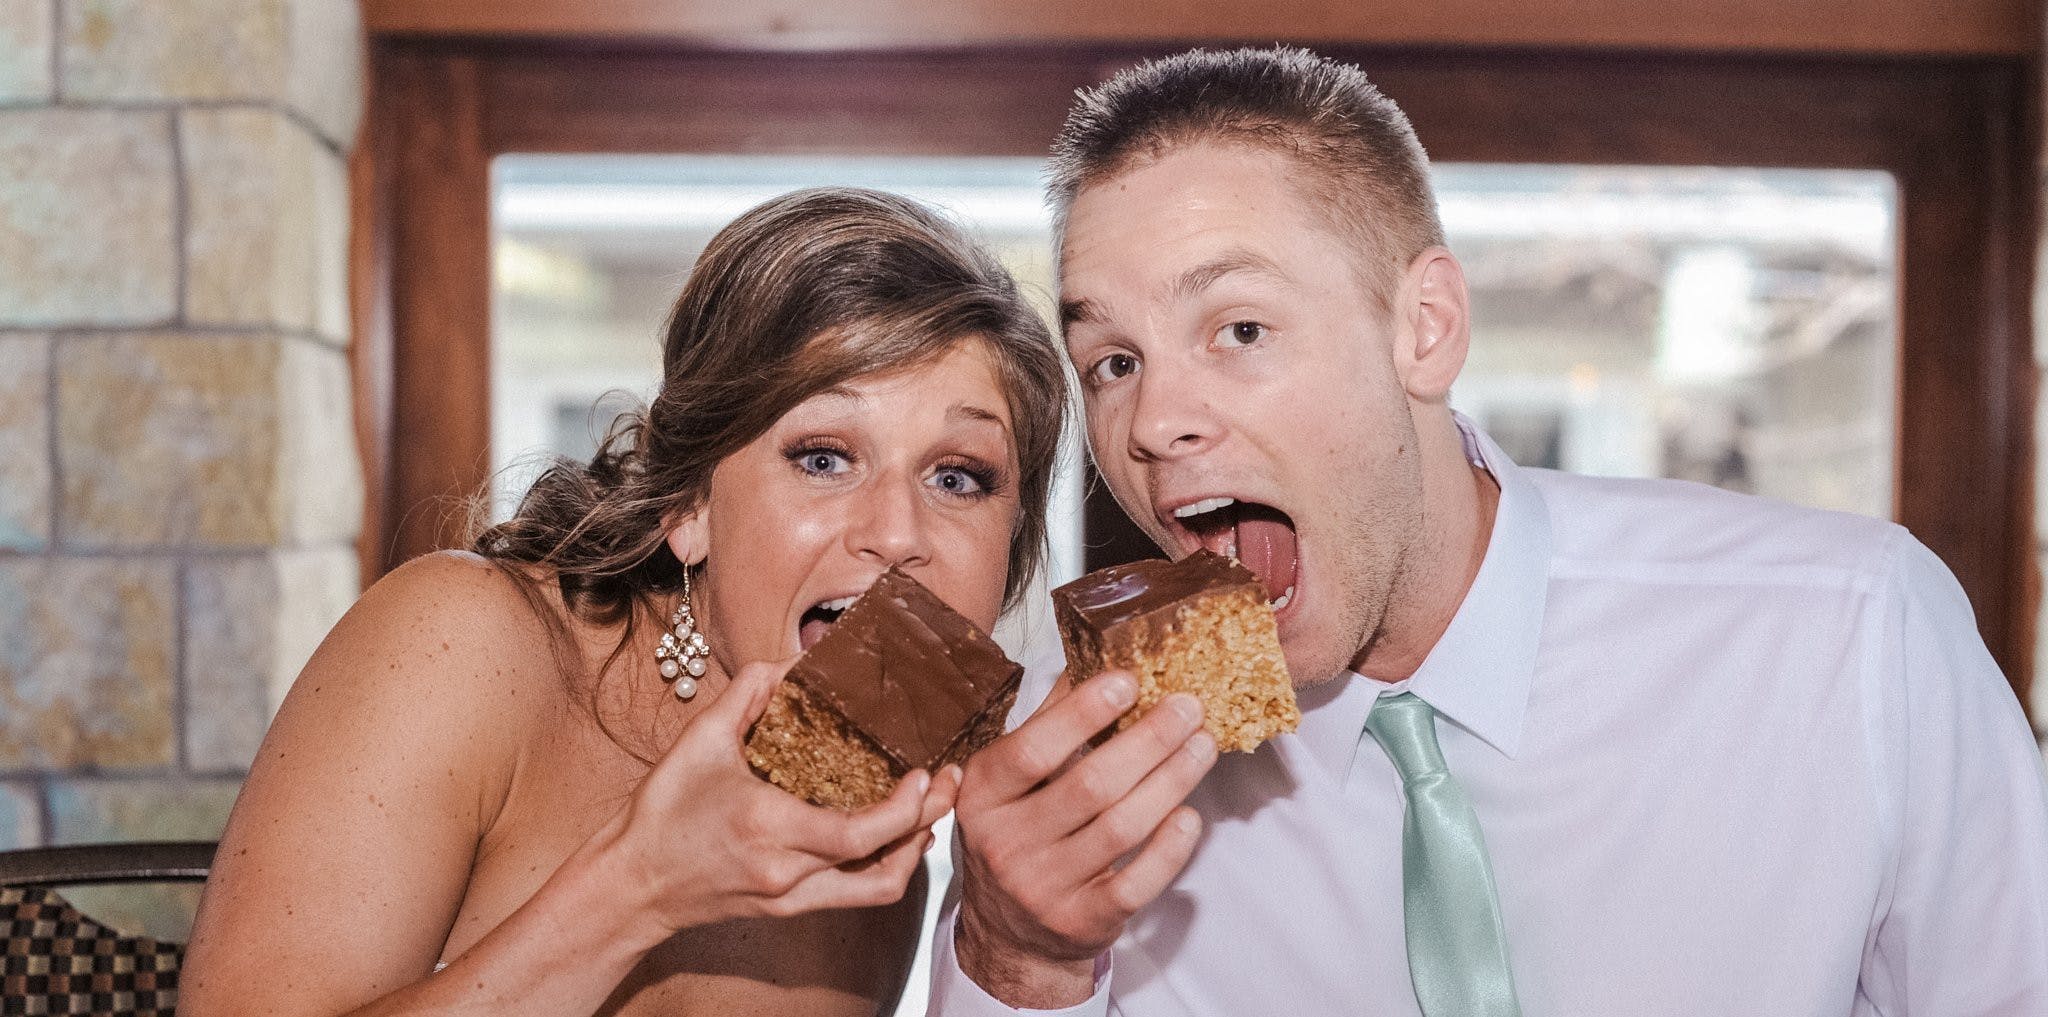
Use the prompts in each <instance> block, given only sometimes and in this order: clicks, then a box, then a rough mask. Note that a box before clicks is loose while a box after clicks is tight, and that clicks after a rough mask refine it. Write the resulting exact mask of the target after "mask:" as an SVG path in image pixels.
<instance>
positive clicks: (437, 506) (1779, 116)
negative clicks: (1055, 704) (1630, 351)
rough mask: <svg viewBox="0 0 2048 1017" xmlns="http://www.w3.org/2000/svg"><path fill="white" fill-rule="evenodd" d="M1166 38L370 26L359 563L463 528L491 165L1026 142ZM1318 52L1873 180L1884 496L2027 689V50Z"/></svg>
mask: <svg viewBox="0 0 2048 1017" xmlns="http://www.w3.org/2000/svg"><path fill="white" fill-rule="evenodd" d="M1178 48H1180V47H1178V46H1162V45H1152V44H1147V45H1144V46H1114V45H1057V46H977V47H966V48H950V49H940V50H922V51H893V52H883V51H862V52H765V51H764V52H744V51H733V50H726V49H718V48H709V47H694V48H693V47H689V46H687V45H683V44H677V45H674V46H659V47H653V46H646V45H638V44H609V45H607V44H592V43H575V42H560V43H556V42H539V41H533V40H521V41H503V40H500V41H491V40H473V39H432V38H414V37H404V38H396V37H379V38H375V39H373V52H372V87H371V99H370V107H369V114H368V120H367V122H366V126H365V130H364V136H363V143H362V144H361V145H360V146H359V149H358V152H357V155H356V159H355V165H354V167H353V177H354V183H355V201H356V222H357V231H356V236H355V240H354V251H353V265H354V269H355V283H354V294H353V296H354V304H355V315H356V322H357V336H356V343H355V346H354V351H353V356H354V361H355V364H354V366H355V371H356V385H357V410H358V432H359V435H360V437H361V439H362V449H363V457H364V466H365V477H366V481H367V484H366V487H367V503H366V514H365V533H364V538H363V541H362V545H361V550H362V558H363V568H364V579H365V582H366V583H367V582H368V581H371V580H373V579H374V578H376V577H377V576H379V575H381V574H382V573H383V572H384V571H385V570H387V569H389V568H391V567H393V566H394V565H395V564H396V563H398V562H400V561H403V560H404V559H406V558H408V557H411V556H413V555H415V554H418V553H421V552H424V551H427V550H430V549H433V548H436V547H443V546H448V545H449V544H450V543H451V542H452V541H455V540H458V539H459V536H460V533H461V527H462V520H463V513H462V511H461V507H462V506H463V505H464V504H465V502H466V498H467V497H468V496H469V495H470V494H471V493H473V492H475V491H477V490H478V489H479V488H480V487H481V485H482V484H483V483H484V481H485V480H486V478H487V475H488V470H489V463H490V449H489V433H490V429H489V407H490V369H489V363H490V357H489V348H490V327H489V324H490V312H491V307H490V286H489V271H488V266H489V248H488V244H489V184H490V180H489V170H490V160H491V158H492V157H494V156H496V155H499V154H503V153H510V152H577V153H600V152H750V153H770V152H775V153H799V152H809V153H816V152H835V153H846V154H949V155H1032V156H1035V155H1042V154H1043V152H1044V150H1045V144H1046V142H1047V140H1048V139H1049V138H1050V137H1051V135H1052V133H1053V131H1054V130H1055V128H1056V127H1057V125H1058V123H1059V121H1060V118H1061V117H1062V116H1063V115H1064V112H1065V109H1066V105H1067V102H1068V100H1069V97H1070V95H1071V93H1072V91H1073V89H1074V88H1076V87H1079V86H1082V85H1086V84H1089V83H1092V82H1095V81H1098V80H1100V79H1101V78H1102V77H1103V76H1105V75H1106V74H1107V73H1109V72H1110V71H1112V70H1114V69H1115V68H1117V67H1120V66H1123V65H1126V64H1128V63H1129V62H1131V61H1133V60H1136V59H1140V58H1142V57H1144V56H1149V55H1153V54H1155V53H1160V52H1167V51H1171V50H1173V49H1178ZM1319 49H1320V50H1322V51H1323V52H1326V53H1329V54H1331V55H1333V56H1338V57H1342V58H1345V59H1350V60H1355V61H1357V62H1358V63H1359V64H1360V65H1362V66H1364V67H1365V68H1366V69H1367V70H1368V72H1369V73H1371V74H1372V75H1373V77H1374V79H1375V80H1376V81H1377V82H1378V83H1379V84H1380V86H1381V87H1382V88H1383V89H1384V90H1385V91H1386V92H1387V94H1388V95H1390V96H1392V97H1393V98H1394V99H1395V100H1396V101H1398V102H1399V103H1400V104H1401V105H1402V107H1403V108H1404V109H1406V110H1407V112H1408V114H1409V116H1410V117H1411V118H1412V119H1413V121H1414V122H1415V124H1416V129H1417V132H1418V133H1419V134H1420V136H1421V137H1422V139H1423V142H1424V144H1425V145H1427V146H1428V147H1429V149H1430V153H1431V155H1432V156H1433V157H1434V158H1437V159H1441V160H1446V161H1458V162H1500V163H1516V162H1522V163H1591V164H1610V165H1616V164H1629V165H1727V166H1783V167H1819V168H1853V169H1878V170H1884V171H1888V172H1890V173H1891V174H1893V175H1894V177H1895V178H1896V180H1897V182H1898V188H1899V195H1900V205H1899V220H1898V221H1899V252H1898V253H1899V257H1898V279H1899V293H1900V298H1899V304H1900V306H1899V313H1898V319H1897V320H1898V333H1899V351H1900V359H1899V364H1898V372H1897V377H1898V413H1897V436H1898V442H1897V448H1898V460H1897V463H1896V467H1897V468H1896V470H1895V473H1894V476H1895V481H1894V483H1895V497H1894V506H1895V509H1894V515H1895V518H1897V519H1898V520H1899V521H1900V522H1902V523H1904V524H1905V525H1906V526H1907V527H1909V528H1910V529H1911V530H1912V531H1913V533H1914V534H1915V535H1916V536H1918V537H1919V538H1920V539H1921V540H1922V541H1924V542H1926V543H1927V544H1928V545H1929V546H1930V547H1932V548H1933V549H1934V550H1935V551H1936V552H1937V553H1938V554H1940V555H1941V557H1942V558H1943V559H1944V560H1945V561H1946V562H1947V563H1948V565H1949V567H1950V568H1951V569H1953V570H1954V571H1955V573H1956V576H1957V578H1958V580H1959V581H1960V582H1961V583H1962V586H1963V588H1964V589H1965V590H1966V591H1967V592H1968V593H1969V595H1970V597H1971V600H1972V602H1973V604H1974V605H1975V607H1976V611H1977V618H1978V622H1979V625H1980V627H1981V630H1982V632H1983V634H1984V638H1985V641H1986V643H1987V644H1988V645H1989V646H1990V648H1991V651H1992V654H1993V656H1994V657H1996V658H1997V660H1998V662H1999V664H2000V665H2001V666H2002V667H2003V668H2004V669H2005V673H2006V674H2007V675H2008V676H2009V677H2010V678H2011V680H2012V682H2013V684H2014V686H2015V688H2016V689H2017V690H2018V691H2019V692H2020V694H2021V701H2022V702H2025V701H2026V690H2027V685H2028V684H2029V680H2030V678H2031V673H2032V643H2033V620H2034V611H2035V603H2036V600H2037V592H2036V585H2037V580H2036V578H2035V572H2036V570H2035V567H2034V561H2035V552H2036V544H2035V536H2034V532H2033V527H2034V519H2033V498H2032V489H2033V447H2032V446H2033V433H2034V425H2033V402H2034V378H2035V375H2036V370H2035V367H2034V361H2033V358H2032V356H2031V352H2030V351H2031V348H2032V341H2031V336H2030V330H2029V329H2030V323H2029V311H2030V305H2031V300H2030V294H2031V284H2032V272H2033V268H2032V266H2033V252H2034V238H2035V234H2036V223H2035V214H2036V213H2035V204H2034V200H2033V199H2034V192H2033V188H2032V187H2031V186H2030V183H2031V181H2032V170H2033V166H2034V160H2033V158H2032V153H2033V142H2034V141H2035V139H2034V137H2033V133H2034V132H2033V130H2032V129H2031V128H2030V126H2029V125H2030V124H2031V123H2032V122H2033V121H2032V119H2031V117H2033V115H2034V114H2035V112H2036V111H2035V109H2034V99H2033V96H2034V88H2033V87H2032V86H2033V84H2034V76H2033V68H2032V67H2031V65H2030V62H2029V59H2028V58H2026V57H2021V56H1980V57H1903V56H1857V57H1826V56H1811V55H1701V54H1691V55H1646V54H1639V53H1595V52H1560V51H1548V50H1545V51H1530V50H1511V49H1500V50H1480V51H1472V50H1459V51H1446V50H1441V49H1426V48H1414V47H1408V48H1388V47H1362V46H1341V45H1322V46H1319ZM1482 327H1483V326H1482ZM1088 516H1089V518H1088V526H1089V527H1090V542H1091V544H1094V545H1101V546H1102V547H1103V548H1104V550H1103V552H1101V553H1109V554H1119V555H1128V554H1130V553H1132V552H1134V551H1143V550H1149V547H1148V546H1147V545H1143V544H1141V543H1133V541H1134V540H1139V541H1141V540H1142V538H1136V537H1135V536H1134V533H1135V531H1134V530H1132V529H1131V528H1130V526H1129V524H1128V522H1127V521H1125V520H1123V519H1122V518H1121V516H1120V515H1119V514H1118V513H1117V512H1116V511H1115V509H1114V507H1113V506H1112V505H1109V504H1108V502H1107V499H1095V500H1093V501H1092V502H1091V505H1090V508H1089V513H1088Z"/></svg>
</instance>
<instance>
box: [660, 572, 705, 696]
mask: <svg viewBox="0 0 2048 1017" xmlns="http://www.w3.org/2000/svg"><path fill="white" fill-rule="evenodd" d="M668 627H669V631H667V632H664V633H662V634H661V645H660V646H657V647H655V648H654V659H655V660H656V661H657V662H658V666H659V667H660V668H661V680H662V681H666V682H674V683H675V692H676V698H677V699H681V700H685V701H687V700H689V699H690V698H691V697H693V696H695V695H696V694H697V679H699V678H702V677H704V666H705V664H704V662H705V661H707V660H709V659H711V646H710V644H708V643H706V642H705V641H704V633H702V632H700V631H698V629H697V616H696V615H694V614H692V613H691V612H690V569H689V566H687V565H686V566H684V567H683V600H682V603H679V604H677V605H676V610H675V613H674V614H672V615H669V618H668Z"/></svg>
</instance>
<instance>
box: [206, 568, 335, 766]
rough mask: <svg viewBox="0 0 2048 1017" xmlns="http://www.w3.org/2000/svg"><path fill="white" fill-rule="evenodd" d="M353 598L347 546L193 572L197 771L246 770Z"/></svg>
mask: <svg viewBox="0 0 2048 1017" xmlns="http://www.w3.org/2000/svg"><path fill="white" fill-rule="evenodd" d="M356 592H357V566H356V558H355V554H354V552H353V551H352V550H351V549H350V548H348V547H346V546H343V545H336V546H335V547H333V548H332V549H328V550H320V551H284V552H274V553H271V554H265V555H255V556H251V557H248V558H226V559H215V560H209V561H202V562H194V563H193V564H192V565H191V566H190V568H189V569H188V570H187V572H186V583H185V603H186V612H187V614H186V629H185V657H184V659H185V676H186V679H185V746H186V750H185V751H186V761H187V763H188V764H189V765H190V766H191V767H192V768H194V769H196V770H237V769H246V768H247V767H248V765H249V762H250V760H252V759H254V758H255V756H256V747H257V745H258V744H260V743H261V742H262V739H263V733H264V730H265V729H266V728H267V727H268V725H269V723H270V717H271V715H272V714H273V713H274V712H275V711H276V709H277V704H278V702H280V701H281V700H282V699H283V697H284V691H285V690H286V689H288V688H289V687H290V686H291V683H292V680H293V679H294V678H296V677H297V676H298V673H299V671H300V669H301V668H303V667H304V666H305V663H306V661H307V659H308V658H310V657H311V656H312V655H313V650H314V649H315V648H317V647H318V646H319V645H320V640H321V639H323V638H325V637H326V635H327V630H328V629H329V628H331V627H333V625H334V623H335V621H337V620H338V619H340V617H341V615H342V613H343V612H345V611H347V610H348V607H349V605H350V604H351V603H352V602H354V600H355V596H356Z"/></svg>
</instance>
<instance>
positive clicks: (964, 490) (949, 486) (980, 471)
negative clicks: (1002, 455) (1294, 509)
mask: <svg viewBox="0 0 2048 1017" xmlns="http://www.w3.org/2000/svg"><path fill="white" fill-rule="evenodd" d="M925 482H926V483H927V484H930V485H931V486H932V487H935V488H937V489H939V490H940V491H942V492H944V493H945V494H948V495H951V496H953V497H956V498H965V499H968V500H971V501H980V500H982V499H984V498H989V497H992V496H994V495H997V494H1001V493H1002V492H1003V489H1004V487H1005V486H1006V483H1007V479H1006V478H1005V476H1004V474H1003V471H1002V470H1001V469H1000V468H998V467H995V466H992V465H990V464H988V463H985V462H982V461H980V460H964V461H958V462H949V463H942V464H940V465H939V467H938V468H937V469H935V470H933V471H932V475H931V477H930V479H928V480H926V481H925Z"/></svg>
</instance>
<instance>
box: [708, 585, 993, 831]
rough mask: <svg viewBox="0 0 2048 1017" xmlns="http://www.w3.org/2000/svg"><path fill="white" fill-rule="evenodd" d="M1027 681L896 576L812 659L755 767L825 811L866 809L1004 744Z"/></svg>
mask: <svg viewBox="0 0 2048 1017" xmlns="http://www.w3.org/2000/svg"><path fill="white" fill-rule="evenodd" d="M1023 674H1024V669H1023V668H1022V667H1019V666H1018V665H1016V664H1014V663H1011V661H1010V659H1009V658H1008V657H1005V656H1004V655H1003V651H1002V649H1001V648H1000V647H998V646H996V644H995V641H994V640H992V639H990V638H989V637H988V636H987V635H986V634H984V633H983V632H982V631H981V630H980V629H978V628H976V627H975V626H974V623H973V622H970V621H968V620H967V619H966V618H963V617H961V616H960V615H959V613H957V612H955V611H954V610H953V609H952V608H950V607H947V606H946V604H945V602H944V601H941V600H940V599H939V598H938V597H936V596H934V595H933V594H932V593H931V591H929V590H927V589H925V588H924V587H923V586H922V585H920V584H919V583H918V582H917V580H915V579H912V578H911V577H910V576H909V575H907V574H905V573H904V572H902V571H901V570H899V569H893V568H892V569H890V570H889V571H887V572H885V573H883V574H882V575H881V577H880V578H878V579H876V580H875V582H874V585H872V586H870V587H869V588H868V591H867V592H866V593H864V594H862V595H861V596H860V599H858V600H856V601H854V602H853V605H852V606H850V607H848V608H847V609H846V611H845V613H844V614H841V615H840V616H839V620H838V621H836V622H834V623H833V625H832V628H831V629H830V630H829V631H827V632H826V633H825V635H824V638H822V639H820V640H818V642H817V643H816V644H815V645H813V646H812V647H811V648H810V650H808V651H806V652H805V653H804V655H803V657H801V658H800V659H798V661H797V662H796V664H795V666H793V667H792V668H790V671H789V675H788V677H787V678H785V679H784V680H783V683H782V685H781V686H780V687H778V688H777V690H776V695H775V698H774V699H772V700H771V701H770V702H769V705H768V710H767V712H766V713H765V714H764V715H763V716H762V718H761V720H760V721H759V722H758V723H757V724H755V726H754V729H753V731H752V732H751V733H750V734H749V736H748V739H747V759H748V762H750V763H752V764H753V766H754V768H755V769H756V770H758V771H760V772H761V773H762V774H763V775H764V776H766V777H767V778H768V779H769V780H771V781H774V782H775V783H776V784H777V785H779V786H781V787H783V788H785V789H787V790H789V791H791V792H793V793H795V794H798V795H801V796H802V797H804V798H807V799H809V800H810V801H812V802H814V803H816V804H819V805H830V806H836V807H839V808H859V807H861V806H863V805H868V804H872V803H874V802H877V801H880V800H882V799H883V798H886V797H888V794H889V791H890V790H891V789H892V788H893V787H894V786H895V784H896V781H897V780H899V779H901V778H902V776H903V775H904V774H905V773H908V772H910V771H911V770H914V769H919V768H923V769H926V770H936V769H938V768H940V767H943V766H946V765H948V764H950V763H958V762H961V761H963V760H965V759H966V758H967V757H968V756H969V755H971V754H973V753H974V751H975V750H977V749H979V748H981V747H982V746H983V745H986V744H988V743H989V742H990V741H992V740H994V738H995V737H996V735H998V734H1001V733H1002V729H1003V720H1004V718H1005V717H1006V716H1007V715H1008V714H1009V711H1010V705H1011V704H1012V703H1013V702H1015V700H1016V698H1017V685H1018V681H1019V679H1021V678H1022V677H1023Z"/></svg>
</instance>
